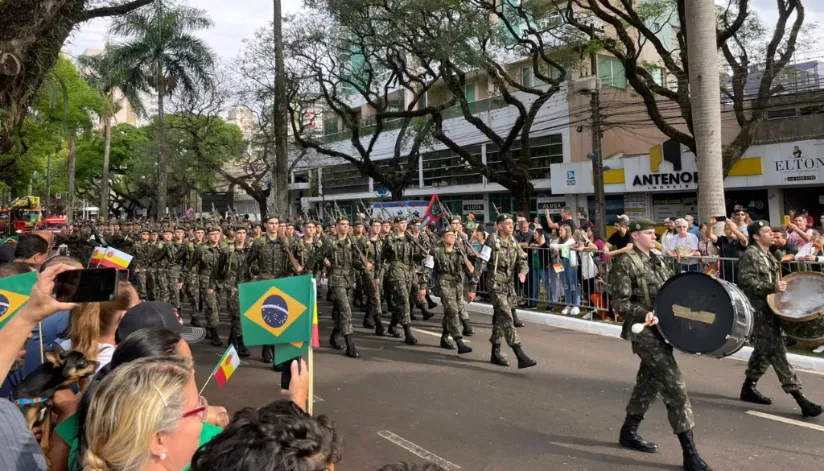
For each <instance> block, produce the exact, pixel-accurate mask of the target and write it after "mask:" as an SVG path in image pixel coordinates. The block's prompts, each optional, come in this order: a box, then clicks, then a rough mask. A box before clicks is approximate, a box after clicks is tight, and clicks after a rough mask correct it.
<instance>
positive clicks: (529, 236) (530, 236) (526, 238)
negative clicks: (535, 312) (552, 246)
mask: <svg viewBox="0 0 824 471" xmlns="http://www.w3.org/2000/svg"><path fill="white" fill-rule="evenodd" d="M518 227H519V228H520V230H519V231H518V232H517V233H515V241H516V242H518V244H519V245H520V246H521V248H522V249H523V250H524V252H526V254H527V257H526V260H527V265H528V266H529V271H532V270H533V269H534V268H533V267H534V265H533V260H532V255H533V253H532V252H533V250H531V249H530V247H531V246H534V244H535V242H536V241H535V233H534V232H532V231H531V230H529V221H527V220H526V219H522V220H521V222H520V224H519V226H518ZM515 281H516V282H517V283H518V286H519V287H520V289H519V290H518V291H519V294H520V297H521V300H522V304H523V305H525V306H527V307H535V301H536V299H537V296H535V288H536V286H534V285H533V284H532V279H531V277H527V279H526V281H525V282H524V283H521V282H520V281H518V280H515Z"/></svg>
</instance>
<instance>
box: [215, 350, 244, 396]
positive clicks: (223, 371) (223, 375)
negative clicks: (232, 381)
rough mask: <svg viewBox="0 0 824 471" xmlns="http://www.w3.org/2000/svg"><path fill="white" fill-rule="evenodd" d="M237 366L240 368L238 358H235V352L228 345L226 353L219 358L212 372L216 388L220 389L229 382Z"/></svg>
mask: <svg viewBox="0 0 824 471" xmlns="http://www.w3.org/2000/svg"><path fill="white" fill-rule="evenodd" d="M238 366H240V358H239V357H238V356H237V351H235V347H234V345H229V348H227V349H226V353H224V354H223V357H221V358H220V361H219V362H218V364H217V366H216V367H215V370H214V371H212V374H213V375H214V376H215V381H217V385H218V387H221V388H222V387H223V385H224V384H226V381H229V378H231V377H232V374H233V373H234V372H235V370H236V369H237V367H238Z"/></svg>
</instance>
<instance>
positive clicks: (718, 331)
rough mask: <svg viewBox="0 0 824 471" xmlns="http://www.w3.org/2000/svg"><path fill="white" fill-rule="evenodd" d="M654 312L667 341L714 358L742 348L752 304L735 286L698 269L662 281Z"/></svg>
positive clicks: (749, 328)
mask: <svg viewBox="0 0 824 471" xmlns="http://www.w3.org/2000/svg"><path fill="white" fill-rule="evenodd" d="M655 315H656V316H658V330H659V332H661V335H662V336H663V337H664V340H666V341H667V343H669V344H670V345H672V346H673V347H674V348H676V349H678V350H680V351H682V352H684V353H692V354H696V355H707V356H711V357H715V358H723V357H726V356H729V355H732V354H733V353H735V352H737V351H738V350H741V347H743V346H744V343H745V342H746V341H747V340H748V339H749V338H750V335H752V331H753V326H754V324H753V322H754V311H753V308H752V305H750V301H749V300H748V299H747V297H746V296H745V295H744V293H743V292H742V291H741V290H740V289H739V288H738V286H735V285H734V284H732V283H730V282H727V281H724V280H719V279H717V278H715V277H712V276H709V275H705V274H703V273H697V272H688V273H681V274H680V275H676V276H673V277H672V278H670V279H669V280H667V282H666V283H664V285H663V286H662V287H661V289H660V290H658V297H657V298H656V299H655Z"/></svg>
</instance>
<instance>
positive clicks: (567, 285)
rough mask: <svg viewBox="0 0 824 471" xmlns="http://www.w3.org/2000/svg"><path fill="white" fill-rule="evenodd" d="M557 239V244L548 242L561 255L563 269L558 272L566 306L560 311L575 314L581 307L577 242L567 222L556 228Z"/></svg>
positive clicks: (564, 313)
mask: <svg viewBox="0 0 824 471" xmlns="http://www.w3.org/2000/svg"><path fill="white" fill-rule="evenodd" d="M558 238H559V241H558V243H557V244H550V247H551V248H553V249H557V250H559V252H560V256H561V265H562V266H563V267H564V271H563V272H561V273H560V275H561V281H562V283H563V286H564V304H566V306H565V307H564V309H563V310H562V311H561V314H563V315H565V316H566V315H570V316H577V315H578V314H579V313H580V312H581V309H580V308H579V307H578V306H579V305H580V304H581V292H580V290H579V289H578V255H577V253H576V251H575V249H577V247H578V244H577V243H576V242H575V238H573V237H572V228H571V227H569V226H568V225H567V224H561V227H560V228H559V229H558Z"/></svg>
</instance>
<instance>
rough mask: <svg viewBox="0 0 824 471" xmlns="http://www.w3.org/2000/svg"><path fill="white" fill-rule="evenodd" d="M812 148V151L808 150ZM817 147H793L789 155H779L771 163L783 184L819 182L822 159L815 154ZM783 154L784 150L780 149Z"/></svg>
mask: <svg viewBox="0 0 824 471" xmlns="http://www.w3.org/2000/svg"><path fill="white" fill-rule="evenodd" d="M810 147H813V149H810ZM817 147H819V146H803V145H794V146H793V147H792V151H791V152H789V155H786V154H785V155H779V156H778V158H777V159H776V160H775V161H774V162H773V168H772V170H774V171H775V172H776V173H778V174H779V175H781V178H782V181H783V182H785V183H809V182H815V181H821V178H820V177H821V173H822V171H824V157H822V156H819V155H818V153H817V152H816V151H817V150H818V149H817ZM782 150H783V151H784V152H785V153H786V152H787V150H786V149H782Z"/></svg>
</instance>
